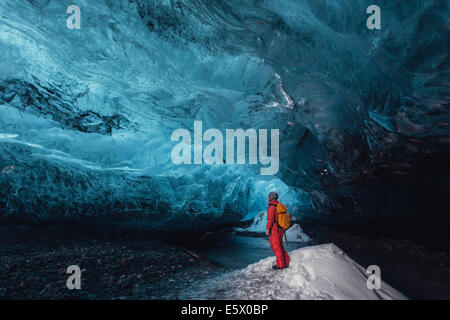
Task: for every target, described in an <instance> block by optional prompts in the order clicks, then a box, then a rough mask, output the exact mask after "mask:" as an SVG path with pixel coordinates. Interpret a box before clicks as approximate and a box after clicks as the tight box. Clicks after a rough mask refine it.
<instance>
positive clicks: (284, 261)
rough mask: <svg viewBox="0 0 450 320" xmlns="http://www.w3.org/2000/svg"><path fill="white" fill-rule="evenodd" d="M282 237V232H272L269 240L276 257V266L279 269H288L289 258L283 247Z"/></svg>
mask: <svg viewBox="0 0 450 320" xmlns="http://www.w3.org/2000/svg"><path fill="white" fill-rule="evenodd" d="M283 236H284V231H280V232H272V234H271V235H270V238H269V241H270V246H271V247H272V250H273V253H275V255H276V256H277V266H278V267H279V268H285V267H289V262H290V261H291V258H290V257H289V255H288V254H287V252H286V250H285V249H284V247H283Z"/></svg>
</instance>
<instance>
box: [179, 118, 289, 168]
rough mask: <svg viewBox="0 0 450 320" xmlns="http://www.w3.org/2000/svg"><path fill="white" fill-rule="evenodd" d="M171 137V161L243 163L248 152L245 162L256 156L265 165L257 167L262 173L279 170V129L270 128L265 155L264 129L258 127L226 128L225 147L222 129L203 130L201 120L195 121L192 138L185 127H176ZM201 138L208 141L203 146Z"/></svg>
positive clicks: (251, 161) (255, 161)
mask: <svg viewBox="0 0 450 320" xmlns="http://www.w3.org/2000/svg"><path fill="white" fill-rule="evenodd" d="M171 140H172V142H178V144H177V145H176V146H174V147H173V149H172V153H171V159H172V162H173V163H174V164H176V165H181V164H186V165H191V164H194V165H201V164H207V165H213V164H218V165H224V164H226V165H235V164H238V165H244V164H246V160H247V159H246V158H247V154H248V164H251V165H256V164H258V157H259V163H260V164H261V165H262V166H265V167H262V168H261V169H260V172H261V175H268V176H270V175H276V174H277V173H278V170H279V158H280V151H279V144H280V142H279V140H280V131H279V130H278V129H271V130H270V155H268V148H267V145H268V130H267V129H260V130H259V132H258V131H256V130H255V129H247V130H245V131H244V130H243V129H236V130H235V129H226V132H225V142H226V148H225V150H224V136H223V134H222V132H221V131H220V130H218V129H209V130H207V131H205V132H203V123H202V121H195V122H194V139H193V140H194V141H192V137H191V132H190V131H189V130H187V129H177V130H175V131H174V132H173V133H172V136H171ZM247 141H248V144H247ZM192 142H193V143H192ZM204 142H208V145H207V146H206V147H205V148H203V143H204ZM247 145H248V153H247ZM192 151H193V152H192ZM236 151H237V152H236ZM224 154H225V158H224ZM192 156H193V157H192Z"/></svg>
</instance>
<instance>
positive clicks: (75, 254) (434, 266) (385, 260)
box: [0, 224, 450, 299]
mask: <svg viewBox="0 0 450 320" xmlns="http://www.w3.org/2000/svg"><path fill="white" fill-rule="evenodd" d="M93 225H95V224H93ZM303 227H304V230H305V232H306V233H307V234H308V235H310V236H311V238H312V240H311V242H309V243H308V245H316V244H323V243H334V244H336V245H337V246H338V247H340V248H341V249H342V250H343V251H344V252H346V253H347V254H348V255H349V256H350V257H351V258H353V259H354V260H355V261H357V262H358V263H359V264H361V265H362V266H363V267H367V266H369V265H372V264H375V265H379V266H380V267H381V272H382V278H383V280H384V281H386V282H387V283H389V284H390V285H392V286H393V287H394V288H396V289H398V290H399V291H401V292H402V293H404V294H405V295H406V296H408V297H409V298H412V299H450V250H442V249H440V250H432V249H430V248H429V247H427V246H424V245H418V244H416V243H413V242H411V241H408V240H399V239H390V238H375V237H366V236H362V235H355V234H349V233H346V232H339V231H335V230H331V229H329V228H324V227H323V226H322V225H320V224H317V225H314V224H305V225H303ZM208 234H209V233H206V234H205V235H204V236H202V237H199V238H196V239H198V240H195V239H193V238H192V239H191V240H193V241H191V243H190V245H187V238H186V237H185V239H182V241H170V243H168V242H167V241H163V240H161V239H160V238H157V237H156V236H154V235H153V236H152V233H151V232H148V231H139V230H136V229H132V230H131V229H128V230H127V229H123V228H120V229H118V228H115V227H108V226H103V227H102V228H94V227H90V226H87V225H84V226H77V225H69V226H67V225H66V224H65V225H64V226H61V225H59V226H58V225H34V226H13V225H1V226H0V243H1V246H0V299H177V298H179V293H180V292H183V291H185V290H186V288H190V287H192V286H195V284H196V283H197V281H200V280H205V279H208V278H209V277H214V276H216V275H218V274H220V273H223V272H226V271H230V270H229V269H226V268H224V267H222V266H221V265H220V264H218V263H216V262H214V261H212V260H210V259H208V257H206V254H203V253H202V252H205V251H204V250H203V251H202V250H201V249H200V247H202V246H205V245H206V244H205V243H203V242H205V241H206V242H207V244H208V245H217V244H215V243H214V242H213V241H211V237H210V236H209V237H206V235H208ZM229 234H230V237H233V235H232V233H229ZM205 239H207V240H205ZM194 240H195V241H194ZM192 243H193V244H194V245H192ZM197 247H198V248H197ZM196 248H197V249H198V250H196ZM244 249H245V250H248V248H236V250H244ZM269 254H270V252H269ZM237 256H238V255H237ZM70 265H78V266H79V267H80V268H81V270H82V277H81V279H82V280H81V290H68V289H67V286H66V281H67V278H68V277H69V274H67V273H66V269H67V267H68V266H70Z"/></svg>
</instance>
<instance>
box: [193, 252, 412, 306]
mask: <svg viewBox="0 0 450 320" xmlns="http://www.w3.org/2000/svg"><path fill="white" fill-rule="evenodd" d="M289 254H290V256H291V265H290V267H289V268H288V269H283V270H276V271H275V270H272V265H273V264H274V262H275V261H274V258H273V257H271V258H266V259H263V260H261V261H259V262H257V263H255V264H252V265H250V266H248V267H247V268H245V269H243V270H240V271H236V272H233V273H231V274H227V275H224V276H220V277H218V278H214V279H212V280H208V281H205V282H204V283H203V284H201V285H200V286H196V288H195V289H194V290H195V297H194V296H192V297H190V298H199V297H201V299H205V297H207V298H208V299H238V300H393V299H407V298H406V297H405V296H404V295H403V294H402V293H400V292H398V291H397V290H395V289H394V288H392V287H391V286H389V285H388V284H386V283H385V282H383V281H382V283H381V289H380V290H370V289H368V288H367V277H368V275H367V274H366V270H365V269H364V268H363V267H361V266H360V265H359V264H357V263H356V262H355V261H353V260H352V259H350V258H349V257H348V256H347V255H346V254H345V253H344V252H343V251H342V250H340V249H339V248H338V247H336V246H335V245H334V244H326V245H320V246H314V247H307V248H302V249H298V250H294V251H292V252H290V253H289ZM381 276H382V275H381Z"/></svg>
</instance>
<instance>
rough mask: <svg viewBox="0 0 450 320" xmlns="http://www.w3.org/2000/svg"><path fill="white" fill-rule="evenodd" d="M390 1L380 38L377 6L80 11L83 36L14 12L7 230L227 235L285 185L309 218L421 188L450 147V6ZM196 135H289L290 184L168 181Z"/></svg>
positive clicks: (212, 176) (57, 10)
mask: <svg viewBox="0 0 450 320" xmlns="http://www.w3.org/2000/svg"><path fill="white" fill-rule="evenodd" d="M379 2H380V5H381V7H382V8H383V9H382V14H383V16H382V19H383V20H382V21H383V22H382V27H383V28H382V30H380V31H370V30H368V29H367V28H366V27H365V23H366V18H367V15H366V13H365V12H366V8H367V6H368V5H370V4H372V1H368V0H361V1H355V0H340V1H327V0H302V1H298V0H295V1H294V0H283V1H278V0H264V1H262V0H261V1H256V0H253V1H238V0H219V1H216V0H215V1H212V0H199V1H197V0H195V1H188V0H173V1H169V0H165V1H160V0H154V1H153V0H146V1H144V0H137V1H125V0H120V1H107V0H97V1H88V0H80V1H78V2H77V5H78V6H80V8H81V14H82V20H81V21H82V22H81V30H69V29H68V28H66V18H67V15H66V8H67V7H68V6H69V5H71V4H72V3H71V2H70V1H59V0H36V1H2V2H1V3H0V53H1V59H0V69H1V73H0V170H2V171H1V172H2V173H0V181H1V187H0V208H1V214H2V215H21V216H30V217H34V218H36V217H37V218H51V217H55V216H61V215H62V216H77V217H78V216H88V215H93V216H98V215H117V216H124V215H126V216H131V217H136V218H138V219H141V218H142V217H145V216H148V215H150V214H152V213H158V215H157V218H158V219H161V221H162V222H164V221H165V220H167V219H169V218H170V217H179V216H183V215H184V216H187V215H190V216H195V215H197V214H207V215H210V216H215V217H217V216H222V218H223V219H224V220H226V219H230V220H232V219H239V218H242V217H243V216H244V215H246V214H248V215H249V217H252V216H254V215H255V214H257V213H258V212H260V211H261V210H262V209H264V207H265V205H266V203H265V202H266V199H265V197H266V195H265V193H267V191H268V190H269V189H271V188H272V186H273V188H276V189H280V190H281V193H283V196H284V197H285V198H286V202H288V204H289V205H292V206H293V207H294V206H296V207H297V208H298V212H299V213H300V212H301V211H302V210H304V209H305V210H306V209H308V208H309V209H311V208H315V209H318V208H320V207H323V206H324V204H327V205H330V206H334V207H340V206H342V205H343V204H342V203H339V201H338V200H339V199H341V198H342V197H343V198H344V199H346V198H350V199H352V193H351V192H353V191H352V190H348V192H347V191H346V190H345V189H344V188H343V186H342V185H340V184H339V183H340V182H341V181H344V182H345V181H355V180H357V181H358V179H359V177H361V176H366V177H367V176H370V175H373V174H374V173H377V172H378V171H379V170H380V168H381V170H382V171H384V172H387V174H393V173H395V172H397V173H396V174H399V175H405V174H406V175H408V174H409V172H411V171H413V170H416V169H417V168H416V167H415V164H414V161H416V159H417V156H418V154H419V153H420V154H421V155H427V156H430V155H431V156H430V157H432V156H433V155H437V156H439V155H441V154H443V153H445V152H447V151H448V148H449V145H450V143H449V142H450V140H449V138H448V135H449V127H450V125H449V122H450V118H449V117H450V116H449V112H448V111H449V108H448V101H449V100H448V97H449V94H450V93H449V88H448V83H449V82H448V67H449V64H448V63H449V62H448V61H449V60H448V54H447V52H448V39H449V37H448V30H449V29H448V21H447V20H446V19H447V17H448V13H449V8H448V2H447V1H439V0H437V1H425V0H413V1H403V0H394V1H379ZM368 111H370V112H371V113H369V112H368ZM194 120H201V121H203V124H204V126H205V127H207V128H217V129H219V130H225V129H227V128H230V129H236V128H244V129H246V128H255V129H260V128H266V129H271V128H276V129H280V132H281V138H280V143H281V146H280V147H281V151H280V161H281V165H280V172H279V174H278V175H277V176H276V177H274V178H273V179H271V178H262V177H261V176H259V168H258V167H257V166H217V165H216V166H175V165H173V164H172V162H171V159H170V152H171V148H172V147H173V145H172V144H171V142H170V135H171V133H172V131H173V130H174V129H178V128H187V129H189V130H192V127H193V121H194ZM420 139H433V140H432V141H430V140H420ZM411 163H412V164H411ZM5 168H9V169H8V170H5ZM11 168H12V169H11ZM408 170H409V171H408ZM444 174H445V173H444ZM332 179H338V180H337V183H338V184H337V185H338V186H340V187H342V190H344V193H345V194H344V195H343V196H341V198H339V197H338V196H336V195H334V194H333V190H334V189H335V188H334V187H333V186H336V181H335V180H332ZM330 180H331V188H330V187H329V186H330V185H328V187H327V183H330ZM443 181H445V178H444V179H443ZM269 186H271V187H270V188H269ZM324 192H325V193H326V194H324ZM346 192H347V193H346ZM359 194H363V192H360V193H359ZM345 203H350V204H352V205H355V206H358V203H356V202H355V201H353V200H349V201H347V202H345V201H344V204H345ZM355 203H356V204H355ZM364 203H365V202H364ZM155 219H156V217H154V218H153V217H152V218H150V219H148V221H149V223H151V224H154V223H156V220H155ZM186 220H187V219H186ZM216 221H217V220H216Z"/></svg>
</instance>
